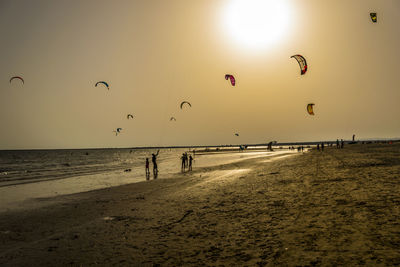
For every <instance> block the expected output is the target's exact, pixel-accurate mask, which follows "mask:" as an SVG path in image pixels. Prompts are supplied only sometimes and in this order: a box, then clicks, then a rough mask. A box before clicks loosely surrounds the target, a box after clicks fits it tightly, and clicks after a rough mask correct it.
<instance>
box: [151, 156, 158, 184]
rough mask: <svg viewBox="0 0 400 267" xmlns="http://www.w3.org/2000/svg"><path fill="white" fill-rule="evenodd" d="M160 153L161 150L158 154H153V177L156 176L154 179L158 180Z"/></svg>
mask: <svg viewBox="0 0 400 267" xmlns="http://www.w3.org/2000/svg"><path fill="white" fill-rule="evenodd" d="M159 152H160V150H158V151H157V154H154V153H153V154H151V161H152V162H153V175H154V179H156V178H157V175H158V168H157V156H158V153H159Z"/></svg>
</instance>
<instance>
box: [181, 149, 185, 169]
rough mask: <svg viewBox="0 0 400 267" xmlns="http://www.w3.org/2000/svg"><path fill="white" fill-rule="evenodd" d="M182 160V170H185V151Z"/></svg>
mask: <svg viewBox="0 0 400 267" xmlns="http://www.w3.org/2000/svg"><path fill="white" fill-rule="evenodd" d="M181 161H182V165H181V171H182V172H185V168H186V163H185V153H182V157H181Z"/></svg>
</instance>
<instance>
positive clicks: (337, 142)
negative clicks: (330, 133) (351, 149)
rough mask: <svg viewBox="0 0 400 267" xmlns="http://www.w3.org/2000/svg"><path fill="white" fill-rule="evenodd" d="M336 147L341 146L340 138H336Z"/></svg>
mask: <svg viewBox="0 0 400 267" xmlns="http://www.w3.org/2000/svg"><path fill="white" fill-rule="evenodd" d="M336 148H339V139H336Z"/></svg>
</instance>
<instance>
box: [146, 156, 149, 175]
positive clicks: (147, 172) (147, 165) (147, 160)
mask: <svg viewBox="0 0 400 267" xmlns="http://www.w3.org/2000/svg"><path fill="white" fill-rule="evenodd" d="M149 178H150V163H149V158H146V179H149Z"/></svg>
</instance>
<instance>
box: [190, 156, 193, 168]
mask: <svg viewBox="0 0 400 267" xmlns="http://www.w3.org/2000/svg"><path fill="white" fill-rule="evenodd" d="M192 161H193V158H192V155H189V171H191V170H192Z"/></svg>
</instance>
